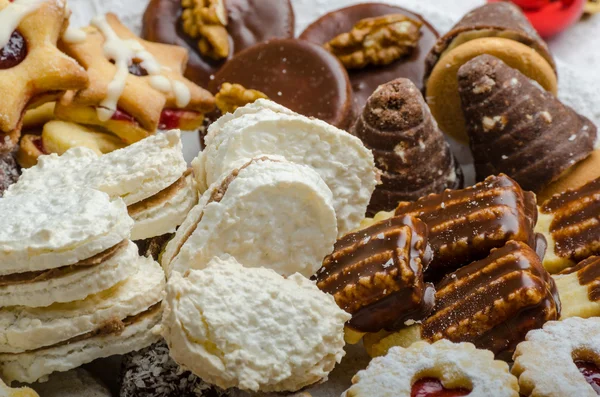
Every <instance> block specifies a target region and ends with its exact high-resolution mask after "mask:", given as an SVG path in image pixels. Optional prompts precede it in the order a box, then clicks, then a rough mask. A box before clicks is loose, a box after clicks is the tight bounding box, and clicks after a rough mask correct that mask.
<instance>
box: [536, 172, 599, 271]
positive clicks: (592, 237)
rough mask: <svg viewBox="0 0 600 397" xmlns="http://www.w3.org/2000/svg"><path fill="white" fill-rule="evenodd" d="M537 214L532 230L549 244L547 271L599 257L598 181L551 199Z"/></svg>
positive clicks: (559, 269)
mask: <svg viewBox="0 0 600 397" xmlns="http://www.w3.org/2000/svg"><path fill="white" fill-rule="evenodd" d="M539 212H540V218H539V219H540V222H539V225H538V226H537V228H536V230H537V231H538V232H540V233H543V234H544V235H545V236H546V239H547V240H548V242H549V246H548V250H547V254H546V258H545V259H544V266H545V267H546V269H548V271H549V272H551V273H556V272H559V271H561V270H563V269H565V268H567V267H570V266H574V265H575V264H577V263H578V262H579V261H582V260H584V259H587V258H588V257H590V256H592V255H600V222H599V220H600V178H598V179H595V180H593V181H592V182H590V183H587V184H585V185H584V186H582V187H580V188H578V189H575V190H567V191H566V192H564V193H562V194H559V195H556V196H554V197H552V198H551V199H550V200H548V201H546V202H545V203H544V204H542V206H541V207H540V209H539Z"/></svg>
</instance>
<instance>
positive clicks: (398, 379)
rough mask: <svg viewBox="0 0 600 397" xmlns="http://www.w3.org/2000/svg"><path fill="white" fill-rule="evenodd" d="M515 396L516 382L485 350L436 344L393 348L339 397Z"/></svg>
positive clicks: (463, 344) (467, 346) (454, 344)
mask: <svg viewBox="0 0 600 397" xmlns="http://www.w3.org/2000/svg"><path fill="white" fill-rule="evenodd" d="M467 395H468V396H470V397H489V396H494V397H518V396H519V385H518V383H517V379H516V378H515V377H514V376H513V375H511V374H510V372H509V371H508V365H507V364H506V363H505V362H503V361H498V360H494V355H493V354H492V352H490V351H489V350H479V349H476V348H475V346H473V345H472V344H471V343H452V342H449V341H446V340H440V341H438V342H435V343H433V344H428V343H425V342H419V343H415V344H414V345H412V346H410V347H408V348H406V349H404V348H401V347H394V348H392V349H390V351H389V352H388V353H387V355H385V356H383V357H378V358H375V359H374V360H373V361H371V363H370V364H369V366H368V367H367V369H365V370H363V371H360V372H359V373H357V374H356V375H355V376H354V377H353V378H352V386H351V387H350V388H349V389H348V390H347V391H346V392H345V393H344V394H342V396H343V397H370V396H377V397H415V396H416V397H427V396H449V397H450V396H452V397H455V396H456V397H458V396H467Z"/></svg>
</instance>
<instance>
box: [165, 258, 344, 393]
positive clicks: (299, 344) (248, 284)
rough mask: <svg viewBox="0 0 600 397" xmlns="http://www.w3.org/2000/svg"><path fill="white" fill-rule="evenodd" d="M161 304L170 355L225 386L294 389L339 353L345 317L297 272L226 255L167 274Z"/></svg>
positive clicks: (315, 377)
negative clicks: (282, 273) (202, 265)
mask: <svg viewBox="0 0 600 397" xmlns="http://www.w3.org/2000/svg"><path fill="white" fill-rule="evenodd" d="M223 296H235V297H236V298H235V299H222V297H223ZM164 309H165V314H164V317H163V323H162V326H163V328H162V335H163V336H164V338H165V340H166V341H167V343H168V345H169V348H170V350H171V352H170V355H171V357H173V359H174V360H175V361H176V362H177V363H179V364H180V365H183V366H185V367H186V368H188V369H190V370H191V371H192V372H193V373H194V374H196V375H198V376H199V377H200V378H202V379H204V380H205V381H207V382H209V383H211V384H215V385H217V386H219V387H221V388H224V389H226V388H229V387H238V388H240V389H242V390H248V391H254V392H257V391H261V392H283V391H297V390H300V389H302V388H304V387H306V386H309V385H312V384H314V383H317V382H320V381H322V380H326V379H327V375H328V374H329V372H330V371H331V370H332V369H333V367H334V366H335V365H336V363H339V362H340V360H341V359H342V357H343V356H344V354H345V353H344V349H343V348H344V323H345V322H346V321H347V320H348V319H349V318H350V315H349V314H347V313H346V312H344V311H343V310H341V309H340V308H338V306H337V305H336V303H335V301H334V299H333V297H332V296H331V295H328V294H326V293H324V292H322V291H320V290H319V289H318V288H317V286H316V285H315V283H314V282H313V281H310V280H308V279H307V278H305V277H303V276H301V275H300V274H297V273H296V274H292V275H290V276H289V277H287V278H284V277H282V276H280V275H279V274H277V273H276V272H274V271H273V270H270V269H266V268H264V267H256V268H247V267H243V266H242V265H240V264H239V263H238V262H237V261H236V260H235V259H234V258H233V257H222V258H214V259H213V260H212V261H211V262H210V263H209V264H208V265H207V266H206V268H205V269H203V270H191V271H189V272H187V273H186V275H185V276H182V275H181V274H180V273H178V272H175V273H173V275H172V276H171V278H170V279H169V282H168V283H167V298H166V299H165V304H164ZM224 319H226V320H225V321H224Z"/></svg>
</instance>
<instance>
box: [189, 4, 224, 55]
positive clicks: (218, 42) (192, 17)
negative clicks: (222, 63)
mask: <svg viewBox="0 0 600 397" xmlns="http://www.w3.org/2000/svg"><path fill="white" fill-rule="evenodd" d="M181 6H182V7H183V13H182V14H181V19H182V22H183V31H184V32H185V33H186V34H187V35H188V36H190V37H191V38H193V39H198V49H199V50H200V53H201V54H202V55H205V56H207V57H210V58H212V59H224V58H227V56H228V55H229V35H228V33H227V30H226V29H225V26H227V11H226V10H225V6H224V5H223V0H181Z"/></svg>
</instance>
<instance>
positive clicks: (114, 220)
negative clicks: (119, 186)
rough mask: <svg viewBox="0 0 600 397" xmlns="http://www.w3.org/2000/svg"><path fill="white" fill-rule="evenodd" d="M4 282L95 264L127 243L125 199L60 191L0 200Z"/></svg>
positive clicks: (0, 261) (128, 223)
mask: <svg viewBox="0 0 600 397" xmlns="http://www.w3.org/2000/svg"><path fill="white" fill-rule="evenodd" d="M0 225H2V227H1V228H0V276H4V275H9V274H14V273H24V272H32V271H40V270H47V269H53V268H57V267H61V266H68V265H73V264H75V263H77V262H79V261H82V260H84V259H88V258H91V257H92V256H94V255H96V254H99V253H101V252H103V251H105V250H107V249H109V248H111V247H113V246H115V245H116V244H118V243H120V242H121V241H123V240H125V239H127V238H129V235H130V231H131V227H132V226H133V220H132V219H131V218H130V217H129V216H128V214H127V208H126V207H125V204H124V203H123V201H122V200H121V199H118V198H117V199H110V198H109V196H108V195H107V194H106V193H102V192H99V191H97V190H92V189H74V188H62V189H53V190H51V191H47V192H44V193H43V194H41V193H40V192H31V193H27V194H23V195H19V196H10V197H6V198H3V199H2V200H0Z"/></svg>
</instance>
